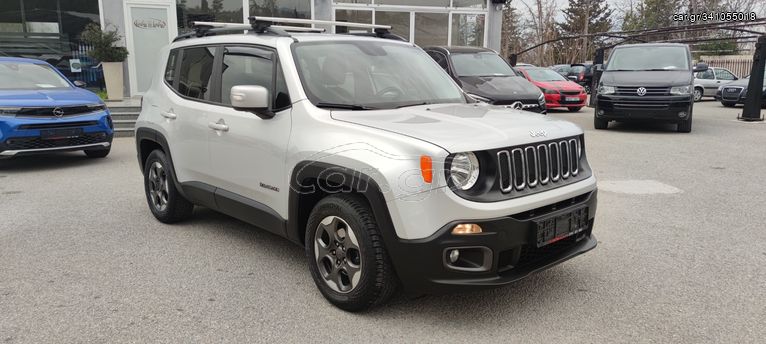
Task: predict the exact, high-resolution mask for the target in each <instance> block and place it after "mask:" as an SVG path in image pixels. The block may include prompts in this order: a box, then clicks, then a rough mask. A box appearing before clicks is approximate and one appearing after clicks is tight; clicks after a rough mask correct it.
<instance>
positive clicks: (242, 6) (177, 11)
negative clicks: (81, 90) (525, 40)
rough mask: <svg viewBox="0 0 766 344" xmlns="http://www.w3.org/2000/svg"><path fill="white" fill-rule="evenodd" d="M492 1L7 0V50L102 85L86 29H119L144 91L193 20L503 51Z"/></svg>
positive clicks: (136, 91) (3, 42) (130, 87)
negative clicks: (282, 21)
mask: <svg viewBox="0 0 766 344" xmlns="http://www.w3.org/2000/svg"><path fill="white" fill-rule="evenodd" d="M493 2H498V1H497V0H1V1H0V56H22V57H33V58H38V59H42V60H46V61H48V62H50V63H51V64H54V65H55V66H56V67H57V68H59V70H61V71H62V72H63V73H64V74H65V75H66V76H67V77H69V78H70V79H72V80H82V81H85V82H86V83H88V85H89V86H90V87H99V86H100V85H101V84H102V83H103V77H102V73H101V71H100V68H98V67H99V65H98V61H93V60H92V59H90V58H89V57H88V56H87V50H88V49H89V48H88V46H87V45H86V44H84V43H83V42H81V41H80V40H79V34H80V32H82V30H83V29H84V28H85V26H86V25H87V24H89V23H98V24H100V25H101V26H102V27H107V28H109V29H114V28H116V29H117V30H118V31H119V32H120V34H121V35H122V36H123V37H124V42H123V43H124V45H125V46H126V47H127V48H128V51H129V52H130V55H129V56H128V60H127V61H126V62H125V64H124V68H125V93H126V96H140V95H141V94H143V92H145V91H146V90H147V89H148V87H149V85H150V83H151V79H152V77H153V75H152V74H153V73H154V71H155V69H154V67H155V66H156V63H157V62H158V61H157V51H159V50H160V48H162V47H163V46H164V45H166V44H168V43H169V42H171V41H172V40H173V38H174V37H176V36H177V35H178V34H179V33H184V32H187V31H189V30H190V27H189V23H190V22H191V21H216V22H243V21H246V20H247V17H249V16H253V15H254V16H269V17H290V18H303V19H317V20H335V21H349V22H360V23H370V24H384V25H392V26H393V30H392V31H393V32H394V33H395V34H398V35H400V36H402V37H404V38H405V39H407V40H409V41H410V42H413V43H415V44H418V45H421V46H427V45H457V46H465V45H467V46H482V47H488V48H491V49H495V50H500V40H501V38H500V31H501V26H502V15H501V11H502V5H501V4H494V3H493ZM499 2H502V1H499ZM344 29H345V28H339V30H344Z"/></svg>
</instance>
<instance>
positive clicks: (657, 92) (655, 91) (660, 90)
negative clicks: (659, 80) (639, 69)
mask: <svg viewBox="0 0 766 344" xmlns="http://www.w3.org/2000/svg"><path fill="white" fill-rule="evenodd" d="M639 88H641V86H635V87H634V86H631V87H619V86H618V87H617V89H616V90H615V94H616V95H618V96H639V95H638V89H639ZM644 89H646V94H644V96H668V95H670V87H644Z"/></svg>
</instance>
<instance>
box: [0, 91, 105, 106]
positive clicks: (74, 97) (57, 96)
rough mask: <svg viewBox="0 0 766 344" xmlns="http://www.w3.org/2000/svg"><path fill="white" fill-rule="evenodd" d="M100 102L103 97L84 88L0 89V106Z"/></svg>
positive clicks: (64, 104) (66, 104) (65, 104)
mask: <svg viewBox="0 0 766 344" xmlns="http://www.w3.org/2000/svg"><path fill="white" fill-rule="evenodd" d="M98 103H101V98H99V97H98V96H97V95H96V94H95V93H93V92H91V91H88V90H84V89H82V88H74V87H73V88H63V89H61V88H58V89H51V90H0V106H13V107H55V106H68V105H82V104H98Z"/></svg>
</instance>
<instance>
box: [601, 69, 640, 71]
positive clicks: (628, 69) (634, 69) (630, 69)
mask: <svg viewBox="0 0 766 344" xmlns="http://www.w3.org/2000/svg"><path fill="white" fill-rule="evenodd" d="M608 71H609V72H637V71H638V69H609V70H608Z"/></svg>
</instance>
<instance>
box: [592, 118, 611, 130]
mask: <svg viewBox="0 0 766 344" xmlns="http://www.w3.org/2000/svg"><path fill="white" fill-rule="evenodd" d="M593 127H595V128H596V129H599V130H603V129H607V128H609V121H608V120H605V119H601V118H598V117H595V116H594V117H593Z"/></svg>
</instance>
